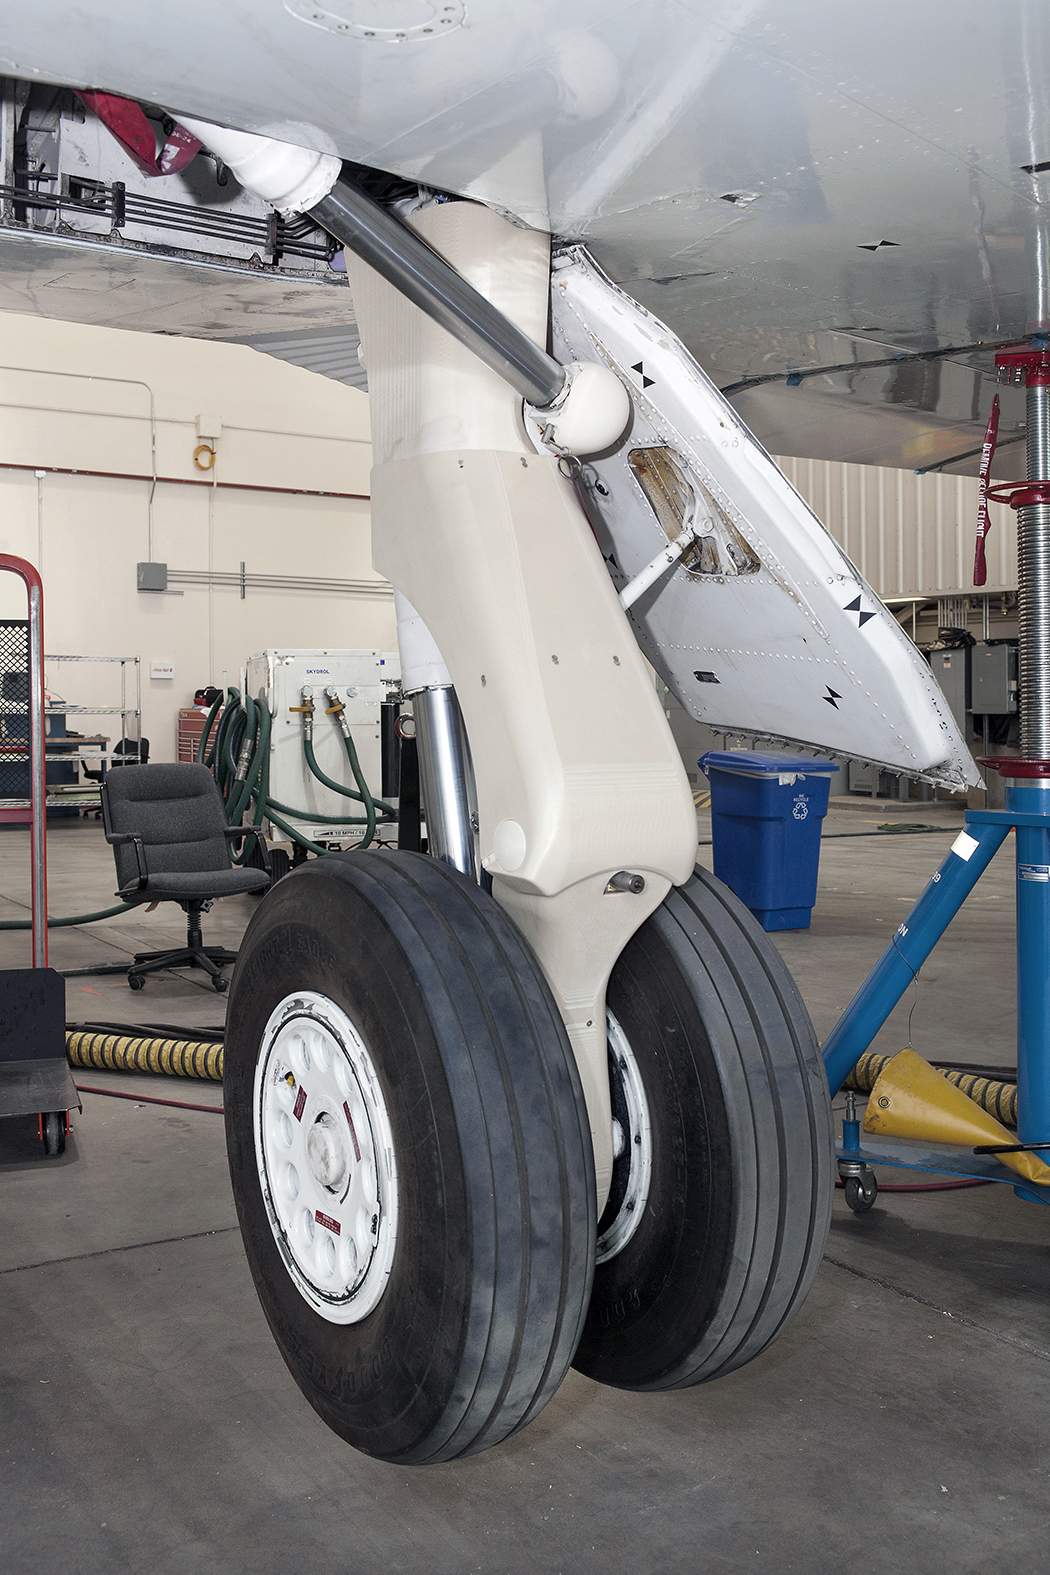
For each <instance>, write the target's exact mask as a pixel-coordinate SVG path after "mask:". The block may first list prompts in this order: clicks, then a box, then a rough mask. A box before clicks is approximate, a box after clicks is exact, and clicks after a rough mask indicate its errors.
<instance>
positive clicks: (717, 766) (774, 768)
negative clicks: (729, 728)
mask: <svg viewBox="0 0 1050 1575" xmlns="http://www.w3.org/2000/svg"><path fill="white" fill-rule="evenodd" d="M697 765H698V766H699V767H700V769H701V770H702V771H710V770H712V769H714V770H715V771H735V772H737V773H738V774H739V775H740V776H746V777H766V776H790V775H794V776H800V777H801V776H809V775H814V774H816V773H817V772H820V771H837V770H838V766H837V765H836V764H835V762H834V760H818V759H817V758H816V757H815V756H813V755H763V754H759V753H758V752H757V751H756V750H753V749H711V750H708V752H707V754H706V755H701V756H700V758H699V760H698V761H697Z"/></svg>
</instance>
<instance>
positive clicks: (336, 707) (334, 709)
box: [324, 688, 350, 738]
mask: <svg viewBox="0 0 1050 1575" xmlns="http://www.w3.org/2000/svg"><path fill="white" fill-rule="evenodd" d="M324 697H325V699H326V700H327V701H329V706H328V710H327V711H326V712H325V716H334V717H335V719H336V721H337V722H338V723H339V726H340V729H341V730H342V734H343V737H344V738H349V737H350V723H349V722H348V721H347V720H346V706H345V705H344V704H343V702H342V701H341V700H340V698H339V691H338V690H337V689H332V688H329V689H326V690H325V692H324Z"/></svg>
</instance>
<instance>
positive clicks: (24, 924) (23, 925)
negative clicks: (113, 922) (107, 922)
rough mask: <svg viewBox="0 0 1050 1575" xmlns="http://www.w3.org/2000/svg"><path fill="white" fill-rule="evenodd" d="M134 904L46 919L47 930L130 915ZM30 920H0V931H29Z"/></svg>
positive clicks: (30, 927) (124, 903)
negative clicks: (122, 914)
mask: <svg viewBox="0 0 1050 1575" xmlns="http://www.w3.org/2000/svg"><path fill="white" fill-rule="evenodd" d="M137 907H138V903H136V902H119V903H118V904H117V906H116V907H115V908H100V909H99V911H98V912H97V913H75V914H74V915H73V917H72V918H70V919H48V921H47V927H48V929H49V930H64V929H66V928H67V927H68V926H69V925H71V924H94V922H95V920H96V919H112V918H114V917H115V916H116V914H118V913H130V911H131V909H132V908H137ZM32 927H33V921H32V919H0V930H29V929H32Z"/></svg>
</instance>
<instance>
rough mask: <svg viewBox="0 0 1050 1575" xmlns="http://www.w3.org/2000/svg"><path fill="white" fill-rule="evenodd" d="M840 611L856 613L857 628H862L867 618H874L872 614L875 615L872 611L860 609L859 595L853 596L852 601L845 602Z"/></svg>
mask: <svg viewBox="0 0 1050 1575" xmlns="http://www.w3.org/2000/svg"><path fill="white" fill-rule="evenodd" d="M842 611H843V612H855V613H856V615H857V628H858V629H863V627H864V625H865V624H866V623H867V621H868V619H869V618H874V616H875V614H874V613H873V612H864V611H863V610H862V608H861V605H860V597H859V596H857V597H855V598H854V600H853V601H851V602H847V603H846V605H845V607H843V609H842Z"/></svg>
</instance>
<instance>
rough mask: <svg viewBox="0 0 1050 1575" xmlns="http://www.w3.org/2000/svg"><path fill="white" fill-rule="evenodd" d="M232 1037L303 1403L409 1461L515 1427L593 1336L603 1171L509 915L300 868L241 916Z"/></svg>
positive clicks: (240, 1163)
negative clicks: (597, 1174)
mask: <svg viewBox="0 0 1050 1575" xmlns="http://www.w3.org/2000/svg"><path fill="white" fill-rule="evenodd" d="M227 1020H228V1022H229V1024H230V1025H231V1026H230V1028H229V1030H228V1032H227V1037H226V1041H225V1046H224V1053H225V1060H224V1077H223V1094H224V1104H225V1106H226V1132H227V1146H228V1150H229V1158H230V1172H231V1176H232V1179H233V1190H234V1194H235V1197H236V1202H237V1209H238V1214H239V1217H240V1223H241V1230H242V1234H243V1237H244V1242H245V1248H246V1251H247V1256H248V1262H249V1265H250V1268H251V1272H252V1274H253V1277H254V1279H255V1285H256V1289H257V1291H258V1294H259V1298H260V1300H261V1302H262V1305H263V1309H264V1311H265V1313H266V1316H267V1319H268V1320H269V1324H270V1328H271V1330H272V1331H273V1334H274V1336H275V1338H276V1340H277V1344H278V1346H279V1348H280V1350H281V1354H282V1356H283V1357H284V1359H285V1361H286V1362H287V1364H288V1366H289V1368H290V1370H291V1372H292V1374H293V1376H294V1377H295V1379H296V1381H297V1382H298V1384H299V1386H300V1388H301V1389H302V1390H303V1393H304V1394H305V1395H306V1397H307V1399H308V1400H309V1401H310V1403H311V1404H312V1405H313V1406H314V1408H315V1409H316V1410H317V1411H318V1413H319V1414H320V1415H321V1416H322V1417H323V1418H324V1420H325V1421H326V1422H327V1423H328V1425H329V1426H330V1427H331V1428H333V1429H334V1430H335V1432H336V1433H338V1434H339V1435H340V1436H341V1437H342V1438H344V1439H346V1441H347V1442H348V1443H350V1444H352V1445H354V1446H355V1447H356V1448H358V1449H360V1450H363V1451H364V1452H365V1453H366V1454H369V1455H373V1456H375V1457H376V1458H378V1459H382V1460H389V1461H394V1462H398V1463H400V1464H403V1465H405V1464H423V1463H427V1462H432V1461H443V1460H453V1459H456V1458H458V1457H459V1456H462V1455H469V1454H474V1453H476V1452H478V1451H479V1450H482V1449H487V1448H489V1447H490V1446H491V1445H493V1444H497V1443H499V1442H500V1440H501V1439H504V1438H506V1437H507V1436H508V1435H509V1434H510V1433H513V1432H514V1431H516V1430H517V1429H518V1428H520V1427H523V1426H525V1424H526V1423H527V1422H529V1421H531V1420H532V1418H533V1417H534V1416H535V1415H536V1414H537V1413H538V1412H539V1411H540V1409H541V1408H542V1407H543V1406H544V1405H545V1404H546V1402H547V1401H548V1400H549V1399H550V1397H551V1395H553V1393H554V1392H555V1390H556V1389H557V1388H558V1385H559V1384H560V1382H561V1380H562V1378H563V1376H564V1374H565V1372H566V1371H567V1369H568V1366H569V1363H570V1361H571V1359H572V1354H573V1352H574V1351H575V1349H576V1345H577V1342H578V1340H579V1336H580V1332H581V1329H582V1327H583V1321H584V1317H585V1315H586V1309H587V1304H588V1301H589V1298H590V1285H591V1278H592V1275H593V1270H594V1242H595V1206H594V1164H593V1156H592V1152H591V1143H590V1131H589V1125H588V1120H587V1113H586V1106H585V1104H584V1100H583V1093H582V1089H581V1086H580V1082H579V1076H578V1073H577V1070H576V1064H575V1060H574V1058H573V1055H572V1052H571V1049H570V1047H569V1042H568V1038H567V1036H566V1034H565V1031H564V1028H563V1025H562V1022H561V1018H560V1016H559V1014H558V1012H557V1009H556V1007H555V1004H554V1001H553V998H552V997H551V995H550V991H549V989H548V987H547V984H546V981H545V980H544V978H543V975H542V973H541V971H540V968H539V965H538V964H537V962H536V960H535V958H534V957H533V956H532V953H531V952H530V951H529V949H528V947H527V946H526V944H525V942H524V941H523V939H522V937H521V936H520V934H519V933H518V931H517V930H516V928H515V927H514V925H513V924H512V923H511V921H510V920H509V919H508V917H507V916H506V914H505V913H503V911H502V909H500V908H499V907H498V906H497V904H496V903H495V902H494V901H493V900H492V899H491V898H490V897H488V896H487V895H486V894H485V893H484V892H483V891H482V890H481V889H480V888H479V887H478V886H477V885H475V884H474V883H473V882H472V881H469V880H467V879H466V878H465V877H464V876H462V875H460V874H459V873H458V872H457V871H456V870H453V869H451V868H450V867H449V866H448V865H446V864H442V863H439V862H438V861H437V860H436V859H429V858H426V857H424V856H422V855H421V854H418V853H409V852H402V853H389V852H385V853H378V852H375V851H368V852H363V853H360V852H359V853H342V854H331V855H329V856H328V857H327V858H324V859H312V860H310V861H309V863H307V864H305V865H303V866H302V867H301V868H300V869H298V870H293V871H292V873H291V874H289V875H288V876H287V877H285V878H284V879H282V880H281V882H280V883H279V885H278V886H277V887H276V888H275V890H274V891H273V892H272V894H271V895H270V896H269V897H268V898H267V900H266V901H265V902H264V903H262V905H261V906H260V908H259V909H258V910H257V912H256V914H255V916H254V918H253V919H252V921H251V923H250V925H249V927H248V930H247V933H246V934H245V937H244V940H243V942H242V944H241V951H240V957H239V961H238V966H237V972H236V974H235V977H234V982H233V990H232V992H231V996H230V1010H229V1013H228V1019H227Z"/></svg>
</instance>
